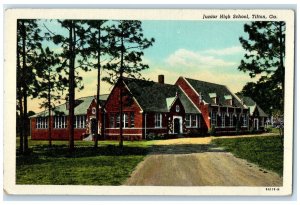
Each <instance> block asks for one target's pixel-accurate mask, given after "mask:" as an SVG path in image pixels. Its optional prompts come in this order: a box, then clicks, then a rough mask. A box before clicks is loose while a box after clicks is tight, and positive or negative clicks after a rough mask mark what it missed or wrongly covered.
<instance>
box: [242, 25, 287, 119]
mask: <svg viewBox="0 0 300 205" xmlns="http://www.w3.org/2000/svg"><path fill="white" fill-rule="evenodd" d="M244 31H245V32H246V33H248V39H244V38H242V37H240V42H241V44H242V46H243V48H244V49H245V50H246V51H247V52H246V53H245V55H244V59H243V60H241V64H240V66H239V67H238V69H239V70H241V71H244V72H249V75H250V77H255V76H257V75H260V76H261V78H260V80H259V81H258V82H257V83H248V84H246V85H245V87H244V88H243V90H242V91H241V94H243V95H245V96H249V97H251V98H253V100H255V101H256V102H257V103H258V104H259V105H261V107H262V109H264V110H267V111H268V112H269V113H270V112H271V111H272V110H270V108H271V107H273V109H275V110H277V109H278V110H281V111H282V112H283V96H284V94H283V93H284V73H285V72H284V69H285V66H284V60H285V22H281V21H261V22H260V21H255V22H251V23H249V24H245V25H244Z"/></svg>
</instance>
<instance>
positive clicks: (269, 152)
mask: <svg viewBox="0 0 300 205" xmlns="http://www.w3.org/2000/svg"><path fill="white" fill-rule="evenodd" d="M212 143H214V144H216V145H217V146H221V147H224V148H225V149H226V151H229V152H232V153H233V154H234V155H235V156H236V157H240V158H243V159H246V160H248V161H250V162H253V163H255V164H257V165H259V166H261V167H263V168H266V169H269V170H273V171H275V172H277V173H278V174H279V175H281V176H282V174H283V144H282V137H280V136H272V137H271V136H268V137H261V136H257V137H245V138H233V139H214V140H213V141H212Z"/></svg>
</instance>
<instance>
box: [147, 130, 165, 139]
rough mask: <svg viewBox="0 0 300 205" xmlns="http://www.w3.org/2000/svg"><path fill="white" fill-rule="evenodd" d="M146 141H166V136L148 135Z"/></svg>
mask: <svg viewBox="0 0 300 205" xmlns="http://www.w3.org/2000/svg"><path fill="white" fill-rule="evenodd" d="M146 139H147V140H161V139H164V136H163V135H162V134H156V133H152V132H150V133H148V134H147V135H146Z"/></svg>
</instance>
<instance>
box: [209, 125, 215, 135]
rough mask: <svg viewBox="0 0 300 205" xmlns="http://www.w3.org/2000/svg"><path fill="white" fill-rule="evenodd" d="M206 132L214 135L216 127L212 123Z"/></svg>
mask: <svg viewBox="0 0 300 205" xmlns="http://www.w3.org/2000/svg"><path fill="white" fill-rule="evenodd" d="M208 133H209V134H210V136H215V135H216V127H215V126H214V125H213V126H212V127H211V128H210V129H209V131H208Z"/></svg>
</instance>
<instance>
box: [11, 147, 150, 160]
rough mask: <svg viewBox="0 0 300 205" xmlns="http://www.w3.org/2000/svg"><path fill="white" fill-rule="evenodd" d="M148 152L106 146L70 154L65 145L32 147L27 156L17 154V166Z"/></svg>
mask: <svg viewBox="0 0 300 205" xmlns="http://www.w3.org/2000/svg"><path fill="white" fill-rule="evenodd" d="M148 152H149V148H147V147H127V146H124V147H123V148H122V149H121V148H120V147H119V146H115V145H107V146H100V147H98V148H94V147H86V146H82V147H76V148H75V151H74V152H73V153H72V154H70V153H69V149H68V147H67V146H65V145H53V146H52V147H49V146H48V145H39V146H33V147H32V148H31V149H30V150H29V153H28V154H27V155H18V154H17V164H23V165H25V164H42V163H45V162H49V160H55V159H58V158H70V159H71V158H74V159H75V158H77V159H78V158H87V157H96V156H129V155H146V154H147V153H148Z"/></svg>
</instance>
